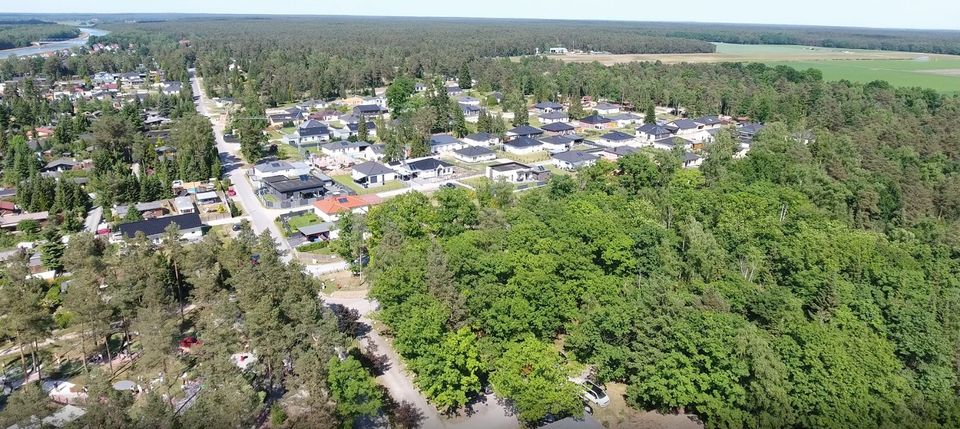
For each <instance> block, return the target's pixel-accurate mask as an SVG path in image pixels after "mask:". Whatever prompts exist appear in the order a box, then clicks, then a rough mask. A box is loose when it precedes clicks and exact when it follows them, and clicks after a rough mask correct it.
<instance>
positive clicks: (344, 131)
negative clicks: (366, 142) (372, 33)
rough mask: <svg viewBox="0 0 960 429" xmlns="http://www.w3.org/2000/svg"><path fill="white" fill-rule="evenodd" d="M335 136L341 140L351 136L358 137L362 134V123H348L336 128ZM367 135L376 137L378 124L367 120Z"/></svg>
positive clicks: (334, 130)
mask: <svg viewBox="0 0 960 429" xmlns="http://www.w3.org/2000/svg"><path fill="white" fill-rule="evenodd" d="M332 132H333V137H336V138H339V139H341V140H346V139H349V138H350V137H357V136H359V134H360V124H359V123H356V122H354V123H350V124H346V126H344V127H343V128H334V129H333V131H332ZM367 136H368V137H376V136H377V125H376V124H374V123H373V122H372V121H367Z"/></svg>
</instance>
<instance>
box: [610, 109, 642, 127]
mask: <svg viewBox="0 0 960 429" xmlns="http://www.w3.org/2000/svg"><path fill="white" fill-rule="evenodd" d="M607 118H608V119H610V120H611V121H613V122H616V123H617V127H618V128H626V127H628V126H630V125H634V124H638V123H640V122H641V120H642V119H643V118H641V117H639V116H637V115H634V114H633V113H629V112H626V113H616V114H613V115H609V116H607Z"/></svg>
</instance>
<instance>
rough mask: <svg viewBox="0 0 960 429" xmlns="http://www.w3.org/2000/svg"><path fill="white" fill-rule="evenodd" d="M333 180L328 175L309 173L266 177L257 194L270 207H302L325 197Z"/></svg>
mask: <svg viewBox="0 0 960 429" xmlns="http://www.w3.org/2000/svg"><path fill="white" fill-rule="evenodd" d="M332 181H333V179H330V178H329V177H326V176H322V177H318V176H313V175H308V174H305V175H302V176H298V177H294V178H287V177H285V176H274V177H266V178H264V179H263V186H262V187H261V188H260V190H259V191H257V194H258V195H260V197H261V199H262V200H263V202H264V205H266V206H267V207H269V208H290V207H300V206H305V205H309V204H312V203H313V202H314V201H316V200H318V199H320V198H323V196H324V195H326V194H327V192H328V190H327V185H328V184H330V183H331V182H332Z"/></svg>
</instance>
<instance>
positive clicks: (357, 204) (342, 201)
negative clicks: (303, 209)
mask: <svg viewBox="0 0 960 429" xmlns="http://www.w3.org/2000/svg"><path fill="white" fill-rule="evenodd" d="M380 201H381V200H380V198H379V197H377V196H376V195H373V194H371V195H361V196H357V195H337V196H332V197H327V198H324V199H322V200H317V201H314V202H313V211H314V212H315V213H316V214H317V217H319V218H320V219H323V221H324V222H336V221H337V219H339V218H340V215H341V214H343V213H349V212H353V213H366V212H367V210H368V209H369V208H370V206H372V205H376V204H379V203H380Z"/></svg>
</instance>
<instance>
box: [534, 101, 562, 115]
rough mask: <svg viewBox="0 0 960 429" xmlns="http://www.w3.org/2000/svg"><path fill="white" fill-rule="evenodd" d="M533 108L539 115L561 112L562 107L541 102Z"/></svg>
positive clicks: (557, 104) (549, 102) (555, 103)
mask: <svg viewBox="0 0 960 429" xmlns="http://www.w3.org/2000/svg"><path fill="white" fill-rule="evenodd" d="M533 108H534V109H536V111H537V112H540V113H553V112H562V111H563V105H562V104H560V103H557V102H553V101H541V102H539V103H537V104H534V105H533Z"/></svg>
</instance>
